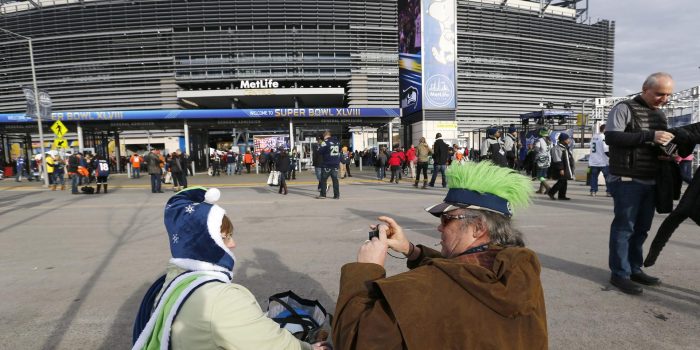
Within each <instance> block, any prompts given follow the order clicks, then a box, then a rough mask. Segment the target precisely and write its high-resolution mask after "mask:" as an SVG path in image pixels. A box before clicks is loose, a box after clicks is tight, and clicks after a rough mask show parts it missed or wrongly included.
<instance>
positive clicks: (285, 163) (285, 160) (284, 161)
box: [275, 153, 290, 173]
mask: <svg viewBox="0 0 700 350" xmlns="http://www.w3.org/2000/svg"><path fill="white" fill-rule="evenodd" d="M289 163H290V162H289V155H288V154H287V153H280V154H279V156H277V161H276V162H275V165H276V166H277V171H280V172H283V173H286V172H288V171H289V165H290V164H289Z"/></svg>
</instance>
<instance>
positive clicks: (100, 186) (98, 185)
mask: <svg viewBox="0 0 700 350" xmlns="http://www.w3.org/2000/svg"><path fill="white" fill-rule="evenodd" d="M101 189H102V184H97V191H95V193H100V190H101Z"/></svg>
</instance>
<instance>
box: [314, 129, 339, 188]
mask: <svg viewBox="0 0 700 350" xmlns="http://www.w3.org/2000/svg"><path fill="white" fill-rule="evenodd" d="M318 153H320V154H321V156H322V157H323V163H322V165H321V167H322V171H321V194H320V195H319V196H318V197H317V198H319V199H323V198H326V192H327V191H328V188H327V187H326V182H327V181H328V178H329V177H330V178H331V180H332V181H333V199H340V183H339V182H338V165H339V164H340V145H339V144H338V140H337V139H336V138H335V137H333V136H332V135H331V132H330V131H326V132H324V133H323V142H321V146H320V147H319V149H318Z"/></svg>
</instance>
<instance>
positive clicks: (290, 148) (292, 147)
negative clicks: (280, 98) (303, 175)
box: [289, 118, 294, 153]
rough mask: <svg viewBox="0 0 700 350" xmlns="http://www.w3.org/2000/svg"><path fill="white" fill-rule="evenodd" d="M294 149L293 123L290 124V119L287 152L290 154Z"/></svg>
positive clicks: (290, 119) (290, 121) (290, 120)
mask: <svg viewBox="0 0 700 350" xmlns="http://www.w3.org/2000/svg"><path fill="white" fill-rule="evenodd" d="M293 149H294V123H292V118H289V152H290V153H291V152H292V150H293Z"/></svg>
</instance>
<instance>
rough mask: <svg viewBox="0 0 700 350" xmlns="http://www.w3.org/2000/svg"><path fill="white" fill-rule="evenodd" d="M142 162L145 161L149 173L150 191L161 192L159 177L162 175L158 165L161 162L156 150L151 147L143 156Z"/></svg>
mask: <svg viewBox="0 0 700 350" xmlns="http://www.w3.org/2000/svg"><path fill="white" fill-rule="evenodd" d="M144 162H145V163H146V167H147V169H148V174H149V175H151V193H163V191H162V190H161V189H160V178H161V176H162V175H163V171H162V169H161V167H160V166H161V163H162V162H161V160H160V157H159V156H158V154H156V150H154V149H152V150H151V152H149V153H148V155H146V158H144Z"/></svg>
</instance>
